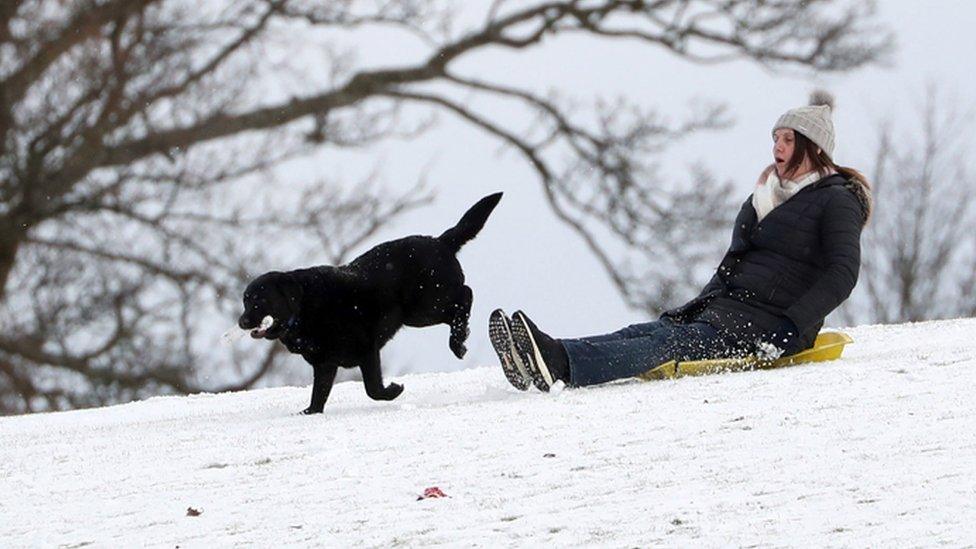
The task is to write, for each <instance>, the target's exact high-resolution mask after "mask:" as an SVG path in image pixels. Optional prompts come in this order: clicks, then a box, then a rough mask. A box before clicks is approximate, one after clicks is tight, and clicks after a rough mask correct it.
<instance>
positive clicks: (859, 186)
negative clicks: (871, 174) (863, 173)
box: [844, 179, 874, 225]
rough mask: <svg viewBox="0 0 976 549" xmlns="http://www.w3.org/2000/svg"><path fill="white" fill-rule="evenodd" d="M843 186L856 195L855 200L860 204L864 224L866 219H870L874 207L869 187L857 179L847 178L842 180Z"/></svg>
mask: <svg viewBox="0 0 976 549" xmlns="http://www.w3.org/2000/svg"><path fill="white" fill-rule="evenodd" d="M844 188H846V189H847V190H849V191H851V192H852V193H854V196H855V197H857V202H858V204H860V205H861V211H862V212H864V224H865V225H866V224H867V222H868V220H869V219H871V210H872V209H873V207H874V200H873V199H872V197H871V188H870V187H868V186H867V185H866V184H865V183H862V182H861V181H859V180H857V179H847V180H846V181H845V182H844Z"/></svg>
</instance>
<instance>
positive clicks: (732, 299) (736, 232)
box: [662, 174, 870, 353]
mask: <svg viewBox="0 0 976 549" xmlns="http://www.w3.org/2000/svg"><path fill="white" fill-rule="evenodd" d="M869 210H870V198H869V196H868V195H867V190H866V189H865V188H864V187H863V186H862V185H860V184H858V183H855V182H851V181H848V180H847V179H845V178H844V177H842V176H840V175H836V174H835V175H831V176H827V177H825V178H823V179H821V180H820V181H818V182H816V183H813V184H811V185H809V186H807V187H805V188H803V189H801V190H800V191H799V192H798V193H796V194H795V195H793V196H792V197H791V198H790V199H789V200H787V201H786V202H784V203H782V204H780V205H779V206H777V207H776V208H773V210H772V211H770V212H769V214H767V215H766V217H764V218H763V220H762V221H761V222H759V223H757V222H756V219H757V215H756V210H755V208H753V206H752V197H751V196H750V197H749V198H748V199H747V200H746V201H745V203H744V204H743V205H742V208H741V210H739V215H738V216H737V217H736V220H735V226H734V228H733V230H732V244H731V245H730V246H729V249H728V251H727V252H726V254H725V257H724V258H723V259H722V262H721V264H720V265H719V268H718V270H717V272H716V273H715V275H714V276H713V277H712V279H711V280H710V281H709V283H708V284H707V285H706V286H705V289H704V290H702V292H701V294H699V295H698V297H696V298H695V299H693V300H691V301H690V302H688V303H686V304H685V305H683V306H681V307H678V308H675V309H671V310H669V311H666V312H665V313H664V314H663V315H662V316H663V317H669V318H671V319H673V320H675V321H677V322H690V321H703V322H707V323H709V324H711V325H712V326H714V327H715V328H716V329H718V330H719V331H720V332H721V333H722V334H723V335H725V336H726V339H727V340H729V342H730V343H731V344H732V345H734V346H735V347H736V348H738V349H742V350H744V351H747V352H752V351H754V350H755V345H756V343H757V342H758V341H770V340H771V336H772V334H773V333H774V332H777V331H778V330H781V328H782V326H783V325H784V324H786V325H788V324H789V323H788V322H786V319H789V320H791V321H792V322H793V324H794V325H795V326H796V327H797V328H798V329H799V338H794V339H793V342H792V345H791V346H792V347H794V348H788V349H785V351H786V352H788V353H792V352H797V351H800V350H803V349H806V348H808V347H810V346H812V345H813V340H814V339H815V338H816V336H817V333H818V332H819V331H820V328H821V327H822V326H823V321H824V318H825V317H826V316H827V315H828V314H829V313H830V312H831V311H833V310H834V309H835V308H837V306H839V305H840V304H841V303H843V301H844V300H845V299H847V297H848V296H849V295H850V293H851V291H852V290H853V289H854V285H855V284H856V283H857V275H858V271H859V269H860V264H861V248H860V238H861V229H862V227H863V226H864V223H865V221H866V220H867V217H868V215H869Z"/></svg>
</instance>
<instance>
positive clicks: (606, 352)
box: [559, 318, 737, 387]
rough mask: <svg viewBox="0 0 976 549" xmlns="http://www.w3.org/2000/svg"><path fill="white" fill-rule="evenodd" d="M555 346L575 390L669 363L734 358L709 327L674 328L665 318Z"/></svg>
mask: <svg viewBox="0 0 976 549" xmlns="http://www.w3.org/2000/svg"><path fill="white" fill-rule="evenodd" d="M559 342H560V343H562V344H563V347H564V348H565V349H566V354H567V355H568V356H569V384H570V385H572V386H576V387H582V386H586V385H596V384H598V383H606V382H608V381H613V380H615V379H622V378H627V377H634V376H636V375H638V374H642V373H644V372H646V371H648V370H650V369H652V368H655V367H657V366H660V365H661V364H664V363H665V362H668V361H671V360H702V359H708V358H719V357H726V356H734V355H736V354H737V353H734V352H733V350H732V349H731V348H730V346H729V345H728V344H727V343H726V341H725V339H723V338H722V336H721V335H720V334H719V332H718V331H717V330H716V329H715V328H714V327H712V325H711V324H706V323H704V322H690V323H687V324H678V323H676V322H674V321H673V320H671V319H669V318H662V319H660V320H655V321H653V322H645V323H642V324H632V325H630V326H627V327H626V328H623V329H622V330H618V331H616V332H613V333H612V334H606V335H598V336H592V337H583V338H578V339H560V340H559Z"/></svg>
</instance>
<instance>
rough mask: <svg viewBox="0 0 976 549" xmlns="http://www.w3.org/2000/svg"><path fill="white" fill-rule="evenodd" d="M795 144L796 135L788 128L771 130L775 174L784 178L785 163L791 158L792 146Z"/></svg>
mask: <svg viewBox="0 0 976 549" xmlns="http://www.w3.org/2000/svg"><path fill="white" fill-rule="evenodd" d="M795 146H796V136H795V135H794V134H793V130H791V129H789V128H780V129H778V130H776V131H775V132H773V160H774V162H775V164H776V175H778V176H780V177H781V178H785V177H786V174H785V173H784V172H785V171H786V164H787V163H788V162H789V161H790V158H793V148H794V147H795Z"/></svg>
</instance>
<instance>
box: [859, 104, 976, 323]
mask: <svg viewBox="0 0 976 549" xmlns="http://www.w3.org/2000/svg"><path fill="white" fill-rule="evenodd" d="M918 110H919V124H918V128H917V129H913V130H912V131H910V132H901V133H900V134H896V130H895V129H894V126H893V124H892V123H891V122H886V123H884V124H882V125H881V127H880V129H879V131H878V149H877V154H876V156H875V165H874V174H873V178H872V182H873V185H874V192H873V195H874V199H875V204H877V208H876V211H875V213H874V215H873V217H872V220H871V222H870V224H869V225H868V226H867V227H866V228H865V233H864V242H863V246H862V252H861V253H862V258H863V259H862V265H861V275H860V283H859V284H858V289H857V292H856V293H855V294H854V295H853V296H852V299H851V300H850V302H849V304H847V305H845V307H844V309H843V315H842V316H843V318H844V320H845V321H847V322H849V323H852V324H854V323H860V322H877V323H885V324H888V323H895V322H913V321H919V320H930V319H936V318H950V317H958V316H973V315H976V294H974V290H976V233H973V231H972V227H973V226H974V223H976V205H974V204H973V202H972V200H971V199H970V198H971V194H972V189H973V188H974V187H976V178H974V177H973V175H972V172H971V170H972V168H973V165H972V162H971V160H970V155H969V154H968V151H969V149H970V148H971V146H970V141H969V139H970V137H971V135H970V133H971V132H969V128H970V127H971V125H972V122H973V118H974V116H973V111H972V110H971V107H970V109H969V111H968V112H965V109H964V108H962V107H961V106H959V105H957V104H953V103H951V102H949V101H947V100H946V99H945V97H944V95H943V94H942V93H940V91H939V90H938V87H937V86H934V85H930V86H929V89H928V90H927V93H926V94H925V99H924V101H923V103H922V104H921V105H920V107H919V109H918Z"/></svg>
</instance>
